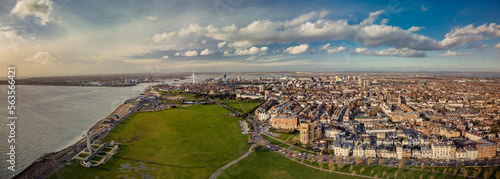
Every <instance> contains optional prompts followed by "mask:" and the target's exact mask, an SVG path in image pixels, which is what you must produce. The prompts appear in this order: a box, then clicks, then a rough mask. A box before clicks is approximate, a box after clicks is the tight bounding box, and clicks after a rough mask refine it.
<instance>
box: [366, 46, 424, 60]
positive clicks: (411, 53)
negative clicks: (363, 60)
mask: <svg viewBox="0 0 500 179" xmlns="http://www.w3.org/2000/svg"><path fill="white" fill-rule="evenodd" d="M363 55H368V56H394V57H411V58H422V57H426V56H427V55H426V54H425V53H424V52H422V51H416V50H413V49H408V48H402V49H395V48H390V49H385V50H380V51H365V52H363Z"/></svg>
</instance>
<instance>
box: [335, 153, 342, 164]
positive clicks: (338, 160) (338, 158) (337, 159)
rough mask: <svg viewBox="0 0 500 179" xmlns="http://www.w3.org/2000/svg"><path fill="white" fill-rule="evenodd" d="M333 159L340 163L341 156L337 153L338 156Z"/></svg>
mask: <svg viewBox="0 0 500 179" xmlns="http://www.w3.org/2000/svg"><path fill="white" fill-rule="evenodd" d="M335 160H336V161H337V163H342V156H340V155H339V156H337V157H336V158H335Z"/></svg>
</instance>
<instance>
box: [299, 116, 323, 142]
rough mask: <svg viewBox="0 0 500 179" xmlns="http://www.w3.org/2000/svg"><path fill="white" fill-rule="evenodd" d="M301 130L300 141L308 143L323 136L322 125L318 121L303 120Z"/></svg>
mask: <svg viewBox="0 0 500 179" xmlns="http://www.w3.org/2000/svg"><path fill="white" fill-rule="evenodd" d="M299 130H300V143H303V144H307V143H309V142H312V141H314V140H316V139H319V138H321V127H320V126H319V125H318V121H314V122H313V121H311V120H307V121H301V122H300V128H299Z"/></svg>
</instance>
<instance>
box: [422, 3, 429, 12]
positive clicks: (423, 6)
mask: <svg viewBox="0 0 500 179" xmlns="http://www.w3.org/2000/svg"><path fill="white" fill-rule="evenodd" d="M420 10H422V11H427V10H429V7H427V6H425V5H423V4H422V7H420Z"/></svg>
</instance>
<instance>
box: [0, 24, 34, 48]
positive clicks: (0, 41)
mask: <svg viewBox="0 0 500 179" xmlns="http://www.w3.org/2000/svg"><path fill="white" fill-rule="evenodd" d="M26 41H27V40H26V39H25V38H23V37H22V36H19V35H17V32H16V31H15V30H14V29H12V28H11V27H9V26H5V27H0V45H4V46H6V47H7V48H12V49H16V50H17V47H18V45H20V44H22V43H25V42H26Z"/></svg>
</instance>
